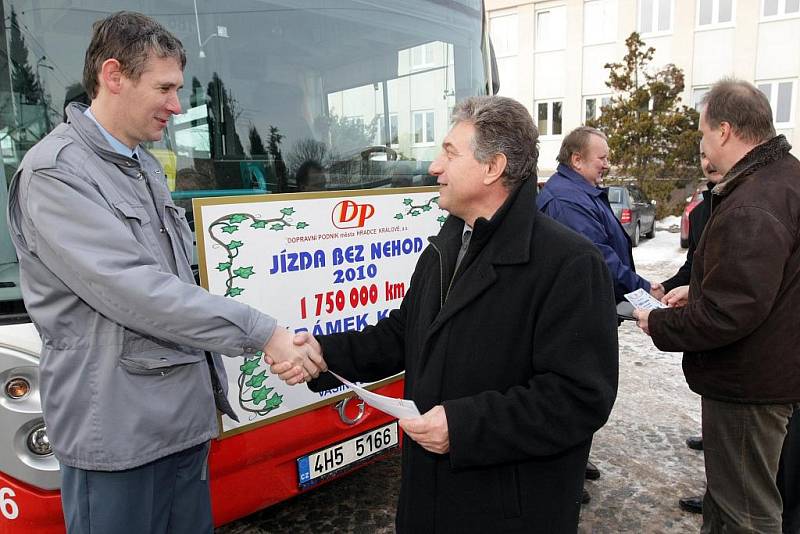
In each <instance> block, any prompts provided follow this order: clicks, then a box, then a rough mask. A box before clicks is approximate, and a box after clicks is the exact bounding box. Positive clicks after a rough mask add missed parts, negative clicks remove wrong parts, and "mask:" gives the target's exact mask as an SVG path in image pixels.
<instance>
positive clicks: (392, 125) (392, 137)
mask: <svg viewBox="0 0 800 534" xmlns="http://www.w3.org/2000/svg"><path fill="white" fill-rule="evenodd" d="M375 120H376V122H377V123H378V129H377V132H376V133H375V144H376V145H385V144H386V143H387V141H388V142H389V144H390V145H393V146H396V145H399V144H400V140H399V137H398V134H397V113H389V138H388V139H387V137H386V135H385V123H384V122H383V115H382V114H380V115H376V117H375Z"/></svg>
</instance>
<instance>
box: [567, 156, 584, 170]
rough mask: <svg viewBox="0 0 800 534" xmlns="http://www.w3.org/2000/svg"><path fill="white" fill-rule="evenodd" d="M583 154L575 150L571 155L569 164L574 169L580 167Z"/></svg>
mask: <svg viewBox="0 0 800 534" xmlns="http://www.w3.org/2000/svg"><path fill="white" fill-rule="evenodd" d="M582 161H583V155H582V154H581V153H580V152H573V153H572V155H571V156H570V157H569V166H570V167H572V168H573V169H580V168H581V162H582Z"/></svg>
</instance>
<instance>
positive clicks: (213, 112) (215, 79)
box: [207, 72, 244, 159]
mask: <svg viewBox="0 0 800 534" xmlns="http://www.w3.org/2000/svg"><path fill="white" fill-rule="evenodd" d="M207 94H208V97H209V109H208V125H209V132H210V133H211V149H212V152H211V153H212V155H213V157H214V158H219V159H221V158H223V157H231V156H233V157H243V156H244V146H243V145H242V141H241V139H239V134H238V132H237V131H236V118H237V115H238V114H237V110H236V99H235V98H234V97H233V95H232V94H231V92H230V91H229V90H228V89H226V88H225V83H224V82H223V81H222V80H221V79H220V77H219V75H218V74H217V73H216V72H215V73H214V74H213V76H212V78H211V81H210V82H209V83H208V90H207ZM223 140H224V141H223ZM223 142H224V147H223ZM223 148H224V150H223Z"/></svg>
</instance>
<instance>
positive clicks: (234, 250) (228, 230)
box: [208, 207, 309, 297]
mask: <svg viewBox="0 0 800 534" xmlns="http://www.w3.org/2000/svg"><path fill="white" fill-rule="evenodd" d="M294 212H295V210H294V208H292V207H288V208H283V209H282V210H281V216H280V217H275V218H272V219H259V218H258V217H256V216H255V215H251V214H249V213H232V214H230V215H225V216H223V217H220V218H219V219H217V220H216V221H214V222H212V223H211V224H210V225H208V234H209V235H210V236H211V239H212V240H213V241H214V242H215V243H217V244H218V245H220V246H221V247H223V248H224V249H225V250H226V252H227V256H228V259H227V261H223V262H220V263H219V264H218V265H217V266H216V269H217V270H218V271H220V272H225V273H227V275H228V276H227V279H226V280H225V287H226V291H225V296H226V297H238V296H239V295H241V294H242V293H244V288H242V287H237V286H235V285H234V283H235V279H237V278H241V279H244V280H246V279H248V278H250V277H251V276H253V275H254V274H255V271H254V270H253V266H252V265H250V266H246V267H245V266H241V267H236V268H235V265H234V264H235V260H236V258H237V256H239V249H241V248H242V247H243V246H244V242H243V241H239V240H236V239H231V240H230V241H227V242H226V241H223V240H222V239H221V238H220V237H219V236H217V235H216V233H215V231H217V230H218V231H220V232H222V233H223V234H228V235H231V236H232V235H233V234H235V233H236V232H238V231H239V230H240V226H241V225H242V224H243V223H246V222H247V221H248V220H250V221H252V222H251V223H250V228H254V229H256V230H267V229H269V230H273V231H276V232H279V231H281V230H283V229H284V228H287V227H294V228H297V229H298V230H302V229H303V228H308V226H309V225H308V223H305V222H302V221H301V222H298V223H295V224H292V220H291V218H290V216H291V215H292V214H294Z"/></svg>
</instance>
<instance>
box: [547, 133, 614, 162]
mask: <svg viewBox="0 0 800 534" xmlns="http://www.w3.org/2000/svg"><path fill="white" fill-rule="evenodd" d="M593 135H596V136H598V137H601V138H602V139H603V140H605V141H608V138H607V137H606V134H604V133H603V132H601V131H600V130H598V129H597V128H592V127H591V126H578V127H577V128H575V129H574V130H572V131H571V132H570V133H568V134H567V136H566V137H565V138H564V140H563V141H562V142H561V149H560V150H559V151H558V156H556V161H558V162H559V163H561V164H563V165H568V166H569V165H570V164H571V162H572V155H573V154H581V155H585V154H586V149H587V148H589V140H590V139H591V138H592V136H593Z"/></svg>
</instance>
